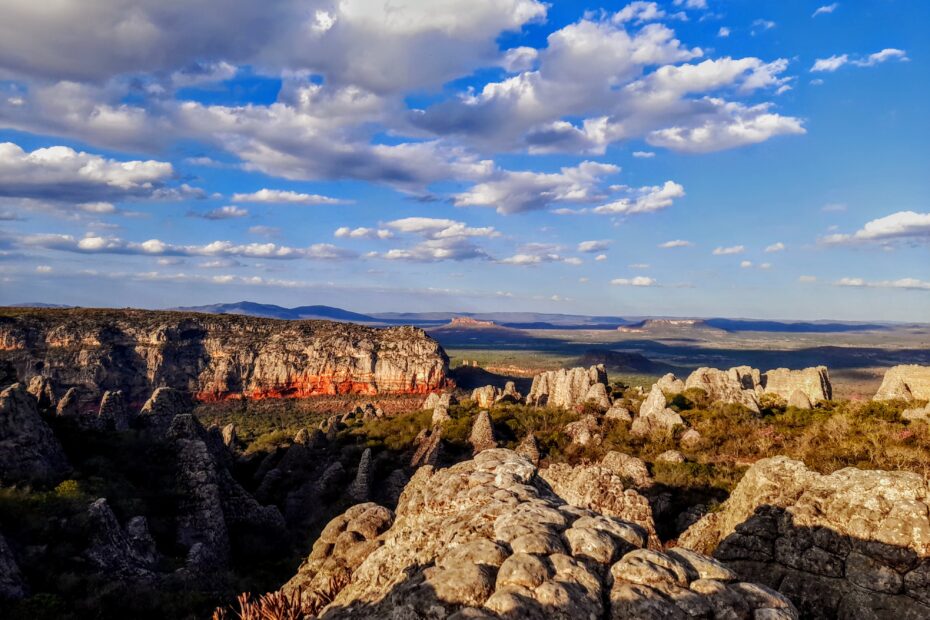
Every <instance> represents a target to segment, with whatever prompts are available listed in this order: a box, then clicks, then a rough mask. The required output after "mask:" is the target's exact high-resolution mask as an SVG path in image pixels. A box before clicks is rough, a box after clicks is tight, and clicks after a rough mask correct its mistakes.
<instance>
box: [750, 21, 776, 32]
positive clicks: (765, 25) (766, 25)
mask: <svg viewBox="0 0 930 620" xmlns="http://www.w3.org/2000/svg"><path fill="white" fill-rule="evenodd" d="M777 25H778V24H776V23H775V22H773V21H772V20H770V19H756V20H754V21H753V22H752V26H753V31H752V34H753V35H755V34H756V32H757V31H759V32H764V31H766V30H771V29H772V28H774V27H775V26H777Z"/></svg>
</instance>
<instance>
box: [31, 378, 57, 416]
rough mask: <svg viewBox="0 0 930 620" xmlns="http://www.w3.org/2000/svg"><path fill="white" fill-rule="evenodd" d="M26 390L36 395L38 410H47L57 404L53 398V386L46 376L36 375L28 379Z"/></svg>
mask: <svg viewBox="0 0 930 620" xmlns="http://www.w3.org/2000/svg"><path fill="white" fill-rule="evenodd" d="M27 390H28V392H29V393H30V394H32V395H33V396H35V397H36V405H37V406H38V407H39V411H49V410H51V409H54V408H55V407H56V406H57V405H58V399H57V398H55V388H54V387H53V386H52V382H51V380H50V379H49V378H48V377H43V376H42V375H36V376H34V377H33V378H32V379H30V380H29V387H28V388H27Z"/></svg>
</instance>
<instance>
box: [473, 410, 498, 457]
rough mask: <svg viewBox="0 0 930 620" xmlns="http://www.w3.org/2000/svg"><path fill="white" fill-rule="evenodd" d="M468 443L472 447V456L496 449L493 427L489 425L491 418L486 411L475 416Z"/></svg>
mask: <svg viewBox="0 0 930 620" xmlns="http://www.w3.org/2000/svg"><path fill="white" fill-rule="evenodd" d="M468 442H469V443H470V444H471V445H472V449H473V450H474V454H478V453H479V452H481V451H482V450H489V449H491V448H496V447H497V439H496V438H495V437H494V425H493V424H492V423H491V416H490V414H488V412H487V411H479V412H478V415H477V416H475V421H474V422H473V423H472V427H471V434H470V435H469V436H468Z"/></svg>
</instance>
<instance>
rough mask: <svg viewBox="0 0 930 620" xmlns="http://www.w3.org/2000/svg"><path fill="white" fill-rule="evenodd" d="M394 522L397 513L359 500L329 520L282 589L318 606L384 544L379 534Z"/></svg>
mask: <svg viewBox="0 0 930 620" xmlns="http://www.w3.org/2000/svg"><path fill="white" fill-rule="evenodd" d="M393 523H394V513H393V512H391V511H390V510H388V509H387V508H384V507H382V506H378V505H377V504H373V503H371V502H368V503H364V504H356V505H355V506H352V507H351V508H349V509H348V510H347V511H345V512H344V513H342V514H341V515H339V516H338V517H336V518H335V519H333V520H332V521H330V522H329V523H328V524H327V525H326V527H325V528H323V531H322V532H321V533H320V537H319V538H318V539H317V541H316V542H315V543H313V549H312V550H311V552H310V555H309V556H308V557H307V559H306V560H304V562H303V563H302V564H301V565H300V568H299V569H298V570H297V574H296V575H294V576H293V577H292V578H291V579H290V581H288V582H287V583H286V584H284V586H283V587H282V588H281V590H282V591H283V592H284V593H285V594H288V595H292V594H293V593H295V592H300V603H301V607H302V608H303V609H304V610H306V611H308V612H309V611H310V610H315V609H318V608H319V607H321V606H322V603H325V602H326V600H327V597H329V596H331V595H332V588H333V586H334V584H337V585H338V587H340V588H341V587H342V586H344V585H345V584H346V583H347V582H348V581H349V580H350V579H351V577H352V573H354V572H355V569H357V568H358V567H359V565H360V564H361V563H362V562H364V561H365V559H367V558H368V556H369V555H371V553H372V551H374V550H375V549H377V548H378V547H380V546H381V544H382V541H381V540H380V538H379V537H380V535H381V534H382V533H383V532H384V531H385V530H387V529H388V528H389V527H391V525H392V524H393Z"/></svg>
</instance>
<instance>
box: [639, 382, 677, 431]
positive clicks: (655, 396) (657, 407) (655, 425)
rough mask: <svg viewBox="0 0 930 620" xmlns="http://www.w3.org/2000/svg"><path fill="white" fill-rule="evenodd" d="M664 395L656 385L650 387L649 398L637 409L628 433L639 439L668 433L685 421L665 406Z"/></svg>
mask: <svg viewBox="0 0 930 620" xmlns="http://www.w3.org/2000/svg"><path fill="white" fill-rule="evenodd" d="M666 404H667V403H666V400H665V394H663V393H662V389H661V388H660V387H659V385H658V384H655V385H653V386H652V390H650V392H649V396H647V397H646V400H644V401H643V403H642V405H640V408H639V414H638V415H637V416H636V418H635V419H634V420H633V425H632V426H631V427H630V432H631V433H633V434H634V435H639V436H641V437H643V436H647V435H658V434H664V433H668V432H670V431H671V430H672V429H674V428H675V427H676V426H680V425H684V423H685V421H684V420H683V419H682V418H681V416H680V415H678V413H677V412H676V411H674V410H672V409H669V408H668V407H667V406H666Z"/></svg>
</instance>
